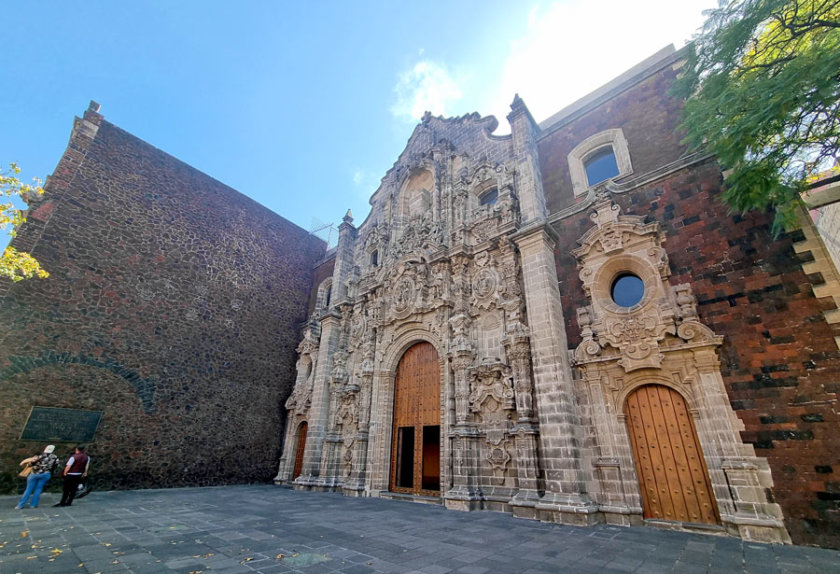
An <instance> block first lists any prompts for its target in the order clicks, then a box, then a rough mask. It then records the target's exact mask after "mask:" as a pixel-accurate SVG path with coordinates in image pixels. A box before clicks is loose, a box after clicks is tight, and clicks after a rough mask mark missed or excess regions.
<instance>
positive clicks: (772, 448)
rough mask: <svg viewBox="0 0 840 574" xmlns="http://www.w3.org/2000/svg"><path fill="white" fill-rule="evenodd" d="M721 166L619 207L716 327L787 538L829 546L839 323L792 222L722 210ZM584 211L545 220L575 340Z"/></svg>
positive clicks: (685, 175)
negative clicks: (660, 241)
mask: <svg viewBox="0 0 840 574" xmlns="http://www.w3.org/2000/svg"><path fill="white" fill-rule="evenodd" d="M720 188H721V175H720V171H719V168H718V166H717V164H716V163H715V162H714V161H712V160H708V161H705V162H701V163H699V164H695V165H693V166H690V167H687V168H685V169H682V170H680V171H678V172H676V173H674V174H673V175H671V176H668V177H666V178H664V179H661V180H659V181H655V182H653V183H650V184H647V185H644V186H642V187H640V188H637V189H633V190H632V191H630V192H628V193H626V194H615V195H614V200H615V201H616V203H618V204H620V206H621V210H622V211H621V212H622V214H623V215H640V216H645V217H646V218H647V220H648V221H657V222H659V223H660V225H661V226H662V230H663V232H664V235H665V238H666V239H665V243H664V248H665V250H666V252H667V254H668V257H669V264H670V270H671V276H670V278H669V282H670V283H671V285H677V284H680V283H689V284H690V285H691V288H692V291H693V294H694V296H695V297H696V299H697V311H698V314H699V318H700V321H701V322H702V323H704V324H705V325H707V326H709V327H710V328H711V329H712V330H713V331H714V332H715V333H716V334H718V335H723V336H724V342H723V346H722V347H721V350H720V361H721V371H722V374H723V378H724V382H725V385H726V390H727V393H728V395H729V399H730V403H731V405H732V407H733V409H734V410H735V411H736V413H737V415H738V417H739V418H740V419H741V420H742V421H743V422H744V424H745V427H746V428H745V430H744V431H743V432H742V433H741V434H742V438H743V440H744V441H745V442H748V443H752V444H753V445H754V447H755V452H756V454H757V455H758V456H759V457H765V458H766V459H767V460H768V462H769V464H770V467H771V469H772V475H773V481H774V485H773V488H772V489H771V490H769V491H768V492H767V497H768V499H773V500H775V501H776V502H778V503H779V504H780V505H781V507H782V509H783V511H784V515H785V524H786V526H787V528H788V530H789V532H790V534H791V537H792V539H793V541H794V542H795V543H799V544H817V545H820V546H832V547H840V535H838V533H840V513H839V512H838V509H839V508H838V506H839V505H840V503H838V501H840V481H838V472H840V468H838V463H837V453H838V452H840V433H838V432H837V429H838V424H840V417H838V415H837V393H838V392H839V391H840V386H839V385H838V383H837V381H838V380H840V351H838V349H837V345H836V344H835V336H837V335H838V328H837V327H836V326H834V325H831V324H829V323H827V322H826V320H825V317H824V316H823V313H824V312H826V311H830V310H831V309H833V308H835V304H834V302H833V300H832V299H831V298H830V297H823V298H817V297H815V295H814V291H813V287H814V286H816V285H819V283H820V282H821V278H820V277H815V276H808V275H806V274H805V272H804V271H803V270H802V264H803V262H806V261H807V260H808V253H803V254H797V253H796V252H795V250H794V243H795V242H796V241H798V240H799V239H800V235H801V233H800V232H796V233H793V234H788V235H784V236H782V237H779V238H778V239H774V238H773V236H772V234H771V233H770V224H771V221H772V215H771V214H765V213H749V214H746V215H739V214H733V213H730V212H729V209H728V207H727V206H725V205H723V204H722V202H721V201H720ZM590 211H591V210H589V209H587V210H583V211H581V212H579V213H578V214H576V215H574V216H571V217H569V218H567V219H563V220H562V221H561V222H559V223H558V224H556V225H555V226H554V228H555V230H556V231H557V232H558V234H559V236H560V241H559V243H558V246H557V250H556V259H557V270H558V276H559V281H560V283H559V284H560V292H561V294H562V300H563V308H564V316H565V318H566V322H567V330H568V334H569V345H570V347H575V346H576V345H577V344H578V343H579V342H580V340H581V339H580V329H579V327H578V325H577V321H576V309H577V308H578V307H580V306H584V305H587V304H588V299H587V297H586V296H585V294H584V292H583V289H582V285H581V281H580V278H579V277H578V268H577V265H576V263H575V260H574V258H573V257H572V255H571V253H570V251H571V250H572V249H574V248H575V247H576V246H577V245H576V241H577V239H578V238H579V237H580V236H581V235H582V234H583V233H584V232H585V231H586V230H587V229H589V228H590V227H591V225H592V222H591V220H590V219H589V217H588V215H589V212H590Z"/></svg>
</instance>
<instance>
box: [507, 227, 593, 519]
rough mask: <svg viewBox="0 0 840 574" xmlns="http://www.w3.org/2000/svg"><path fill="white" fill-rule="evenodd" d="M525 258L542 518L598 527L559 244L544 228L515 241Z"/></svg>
mask: <svg viewBox="0 0 840 574" xmlns="http://www.w3.org/2000/svg"><path fill="white" fill-rule="evenodd" d="M515 241H516V243H517V246H518V247H519V252H520V255H521V258H522V277H523V279H524V287H525V289H524V291H525V293H524V294H525V301H526V306H527V316H528V325H529V328H530V332H531V349H532V351H533V357H534V360H533V367H534V368H533V371H534V386H535V389H536V396H537V412H538V415H539V425H540V453H541V456H542V458H541V462H542V463H543V466H544V468H545V495H544V496H543V498H542V499H541V500H540V502H539V504H538V505H537V509H538V510H540V511H541V512H542V516H543V517H544V518H545V519H548V520H556V521H562V522H568V523H573V524H590V523H592V522H594V521H595V518H596V516H595V513H596V512H597V506H596V505H595V504H594V503H593V502H592V501H591V500H590V499H589V497H588V496H587V495H586V490H585V482H584V479H583V473H582V470H581V460H580V458H581V453H580V445H579V438H578V436H577V429H576V426H577V420H576V415H575V399H574V386H573V382H572V371H571V367H570V365H569V355H568V344H567V342H566V330H565V322H564V320H563V309H562V306H561V302H560V291H559V289H558V288H557V268H556V267H555V261H554V241H553V240H552V238H551V237H550V236H549V232H548V229H547V228H546V227H544V226H534V227H531V228H530V229H528V230H526V231H525V232H520V233H519V234H518V235H517V236H515Z"/></svg>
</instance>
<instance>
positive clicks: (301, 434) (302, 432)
mask: <svg viewBox="0 0 840 574" xmlns="http://www.w3.org/2000/svg"><path fill="white" fill-rule="evenodd" d="M307 430H309V425H308V424H307V423H306V421H303V422H302V423H300V426H299V427H298V433H297V448H296V449H295V467H294V470H292V480H294V479H296V478H297V477H299V476H300V473H301V472H302V471H303V453H304V451H305V450H306V431H307Z"/></svg>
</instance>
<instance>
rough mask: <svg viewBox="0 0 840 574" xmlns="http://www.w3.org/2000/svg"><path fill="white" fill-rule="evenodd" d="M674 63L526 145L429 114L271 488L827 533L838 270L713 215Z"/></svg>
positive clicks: (750, 223) (317, 337)
mask: <svg viewBox="0 0 840 574" xmlns="http://www.w3.org/2000/svg"><path fill="white" fill-rule="evenodd" d="M680 57H681V55H680V54H679V53H676V52H673V51H667V50H666V51H663V52H661V53H659V54H657V55H655V56H654V57H652V58H651V59H649V60H647V61H645V62H643V63H642V64H640V65H639V66H637V67H636V68H634V69H633V70H630V71H629V72H628V73H626V74H624V75H623V76H621V77H619V78H617V79H616V80H615V81H613V82H612V83H611V84H609V85H607V86H605V87H604V88H602V89H601V90H599V91H597V92H595V93H594V94H592V95H590V96H589V97H587V98H584V99H583V100H582V101H580V102H578V103H576V104H574V105H572V106H570V107H569V108H567V109H565V110H563V111H561V112H559V113H558V114H556V115H555V116H553V117H551V118H549V119H548V120H546V121H545V122H543V123H542V124H537V123H536V122H535V121H534V120H533V118H532V117H531V115H530V113H529V111H528V109H527V107H526V106H525V104H524V102H523V101H522V100H521V99H519V98H518V97H517V98H516V99H515V100H514V102H513V104H512V106H511V112H510V114H509V115H508V117H507V120H508V122H509V124H510V131H511V133H510V135H508V136H495V135H493V132H494V130H495V129H496V127H497V121H496V120H495V118H492V117H489V118H485V117H480V116H479V115H478V114H472V115H467V116H463V117H460V118H449V119H445V118H438V117H432V116H431V115H429V114H427V115H426V116H425V117H424V118H423V120H422V122H421V123H420V124H419V125H418V126H417V128H416V129H415V131H414V133H413V135H412V136H411V138H410V139H409V142H408V144H407V146H406V148H405V150H404V151H403V152H402V154H401V155H400V157H399V158H398V160H397V161H396V162H395V164H394V166H393V168H392V169H391V170H390V171H389V172H388V173H387V174H386V175H385V177H384V178H383V179H382V183H381V185H380V187H379V188H378V189H377V190H376V192H375V193H374V194H373V196H372V198H371V206H372V207H371V213H370V215H369V216H368V217H367V218H366V219H365V221H364V222H362V223H361V224H359V225H358V226H355V225H354V221H353V219H352V216H351V215H350V214H349V213H348V215H347V216H345V218H344V222H343V223H342V224H341V226H340V228H339V230H340V233H339V240H338V246H337V248H336V249H335V251H334V252H333V253H332V254H331V255H330V256H329V257H327V258H326V260H325V261H322V262H321V263H320V264H319V266H318V268H319V269H320V272H321V277H322V279H321V280H320V282H319V283H318V284H316V285H314V286H313V292H312V299H313V312H312V314H311V315H310V318H309V320H308V321H307V322H306V324H305V327H304V329H303V332H302V335H301V339H300V343H299V345H298V347H297V352H298V362H297V369H296V371H297V374H296V378H295V385H294V390H293V392H292V394H291V396H290V397H289V399H288V400H287V401H286V409H287V420H286V431H285V442H284V447H283V455H282V458H281V460H280V464H279V470H278V474H277V477H276V478H275V481H276V482H278V483H284V484H290V485H293V486H294V487H295V488H298V489H319V490H322V489H325V490H338V491H342V492H344V493H345V494H347V495H350V496H387V497H393V498H405V499H410V500H414V501H418V502H439V503H442V504H444V505H445V506H446V507H447V508H451V509H457V510H481V509H491V510H503V511H508V512H511V513H513V514H514V515H516V516H520V517H524V518H532V519H539V520H544V521H553V522H561V523H567V524H581V525H588V524H593V523H597V522H607V523H612V524H622V525H630V524H640V523H650V524H658V525H663V526H668V527H677V528H701V529H708V530H710V531H721V532H728V533H730V534H733V535H736V536H740V537H742V538H745V539H748V540H758V541H769V542H790V540H791V538H790V536H789V533H788V531H790V532H791V533H793V535H794V539H795V540H797V541H804V540H807V539H809V538H811V537H812V536H813V533H814V531H815V530H822V533H821V534H820V535H819V536H823V537H824V536H828V537H831V536H832V535H831V534H829V531H830V529H831V527H830V525H831V524H832V523H834V522H833V521H834V520H836V518H835V516H836V514H835V512H836V509H835V510H834V511H832V510H831V508H832V507H831V504H832V503H831V502H830V501H831V500H836V497H835V498H832V497H831V494H830V490H831V489H832V488H833V487H832V486H831V485H830V484H829V483H831V480H830V477H829V476H826V475H830V474H831V473H833V472H834V467H833V466H832V465H831V464H830V463H829V462H828V461H830V460H831V458H832V457H833V456H835V455H834V454H832V453H833V452H836V450H832V449H833V448H835V447H833V446H832V445H835V443H836V439H835V438H834V437H833V436H832V434H836V428H837V417H836V415H835V414H834V411H833V407H832V405H834V404H835V402H834V401H835V399H836V391H837V388H836V383H833V381H834V380H836V379H835V377H836V375H837V369H838V366H840V364H839V363H838V353H837V344H836V343H835V339H834V337H835V335H836V333H837V331H836V328H835V327H834V326H833V322H832V321H833V318H832V317H831V316H830V314H831V310H832V309H833V308H835V307H834V302H833V300H832V301H825V300H824V299H818V298H817V297H815V295H814V289H813V288H812V284H815V283H819V282H820V278H817V277H815V276H814V275H813V273H811V274H810V275H809V274H808V273H806V272H805V271H804V270H803V267H802V264H803V261H804V262H806V263H807V262H810V263H814V262H815V261H816V262H817V263H818V264H821V263H826V261H827V259H825V257H823V256H822V255H820V254H817V255H816V256H815V255H813V253H816V252H817V251H818V249H817V248H814V249H813V250H811V251H807V250H806V249H805V248H804V247H803V246H804V245H806V244H807V243H808V242H807V237H805V236H804V235H801V236H797V237H783V238H780V239H774V238H773V237H772V235H771V234H770V232H769V223H770V219H769V217H770V216H769V215H767V214H747V215H735V214H731V213H728V212H727V210H726V208H725V207H724V206H722V205H721V204H720V200H719V197H718V196H719V193H720V188H721V179H722V178H721V173H720V169H719V167H718V166H717V165H716V164H715V162H714V159H713V158H711V157H708V156H704V155H702V154H690V153H687V152H686V150H685V149H684V148H683V147H682V145H681V144H680V141H679V134H678V129H677V124H678V121H679V104H678V102H675V101H673V100H672V99H670V98H669V97H668V95H667V89H668V86H669V85H670V83H671V82H672V81H673V79H674V78H675V76H676V74H677V73H678V70H679V67H680V62H681V60H680ZM795 240H796V241H795ZM806 251H807V253H808V254H807V255H805V256H802V255H801V254H802V253H804V252H806ZM818 260H819V261H818ZM826 269H829V268H826ZM828 272H829V271H828V270H827V271H826V273H828ZM806 341H807V342H806ZM832 385H834V386H832ZM832 429H834V432H833V431H832ZM795 449H804V450H806V451H810V453H809V455H804V456H803V455H801V454H799V453H797V454H794V453H793V451H794V450H795ZM797 475H798V476H797ZM806 477H810V478H814V479H815V480H816V481H817V482H818V481H819V479H820V478H822V479H823V483H822V485H821V486H818V487H817V488H818V489H820V488H823V489H825V490H822V491H820V492H823V494H822V495H818V494H816V493H815V491H814V490H813V488H814V484H815V483H814V482H809V481H808V479H807V478H806ZM826 478H828V480H825V479H826ZM831 484H834V485H836V484H837V483H831ZM809 497H810V498H811V499H812V500H811V501H806V499H807V498H809ZM820 500H821V501H823V502H826V501H827V502H828V504H827V505H822V506H820V505H819V504H809V502H817V501H820ZM834 504H835V506H836V503H834ZM834 524H836V523H834ZM823 539H825V538H823ZM834 543H836V541H835V542H834Z"/></svg>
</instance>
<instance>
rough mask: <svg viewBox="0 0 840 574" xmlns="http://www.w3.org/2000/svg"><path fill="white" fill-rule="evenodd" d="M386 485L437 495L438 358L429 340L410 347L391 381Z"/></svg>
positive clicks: (438, 456)
mask: <svg viewBox="0 0 840 574" xmlns="http://www.w3.org/2000/svg"><path fill="white" fill-rule="evenodd" d="M393 428H394V439H393V444H392V448H391V480H390V489H391V490H392V491H394V492H403V493H408V494H425V495H434V496H439V495H440V362H439V359H438V354H437V351H436V350H435V348H434V347H433V346H432V345H431V344H429V343H417V344H416V345H414V346H412V347H410V348H409V349H408V350H407V351H406V352H405V354H404V355H403V356H402V358H401V359H400V363H399V365H398V366H397V378H396V381H395V383H394V427H393Z"/></svg>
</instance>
